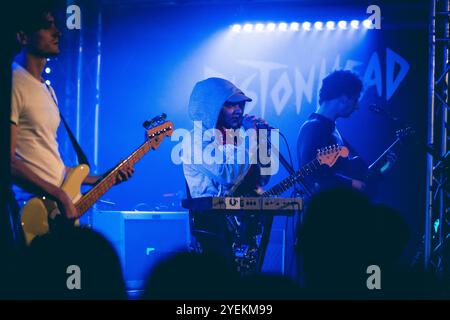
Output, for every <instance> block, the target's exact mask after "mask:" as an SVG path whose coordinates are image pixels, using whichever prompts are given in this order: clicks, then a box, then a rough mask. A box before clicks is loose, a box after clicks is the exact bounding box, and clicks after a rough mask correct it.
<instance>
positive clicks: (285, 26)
mask: <svg viewBox="0 0 450 320" xmlns="http://www.w3.org/2000/svg"><path fill="white" fill-rule="evenodd" d="M287 29H288V24H287V23H286V22H280V23H279V24H278V30H280V31H287Z"/></svg>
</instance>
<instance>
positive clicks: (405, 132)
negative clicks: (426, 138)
mask: <svg viewBox="0 0 450 320" xmlns="http://www.w3.org/2000/svg"><path fill="white" fill-rule="evenodd" d="M414 134H415V131H414V130H413V129H412V128H411V127H406V128H403V129H400V130H397V131H396V133H395V135H396V138H395V140H394V141H393V142H392V143H391V144H390V145H389V147H388V148H387V149H386V150H385V151H384V152H383V153H382V154H381V155H380V156H379V157H378V158H377V159H376V160H375V161H374V162H373V163H372V164H371V165H369V166H367V164H366V163H365V162H364V161H363V160H362V159H361V158H360V157H354V158H353V159H350V160H349V161H347V163H346V164H345V165H343V166H342V167H341V170H340V173H342V174H344V175H346V176H348V177H351V178H353V179H357V180H360V181H362V182H364V183H365V184H366V193H372V192H373V190H372V189H373V188H374V185H375V183H376V182H377V181H378V180H379V179H380V177H382V176H383V175H385V174H386V173H387V172H389V168H390V166H391V163H390V160H389V155H390V154H391V153H397V152H398V151H399V150H398V149H399V147H400V146H401V145H402V143H403V142H405V140H406V139H407V138H409V137H411V136H413V135H414Z"/></svg>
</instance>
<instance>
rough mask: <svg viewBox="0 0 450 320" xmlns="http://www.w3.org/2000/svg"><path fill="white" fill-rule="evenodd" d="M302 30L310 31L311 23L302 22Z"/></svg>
mask: <svg viewBox="0 0 450 320" xmlns="http://www.w3.org/2000/svg"><path fill="white" fill-rule="evenodd" d="M302 28H303V29H304V30H311V22H308V21H305V22H303V24H302Z"/></svg>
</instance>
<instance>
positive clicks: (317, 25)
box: [314, 21, 323, 30]
mask: <svg viewBox="0 0 450 320" xmlns="http://www.w3.org/2000/svg"><path fill="white" fill-rule="evenodd" d="M314 29H316V30H322V29H323V22H322V21H316V22H315V23H314Z"/></svg>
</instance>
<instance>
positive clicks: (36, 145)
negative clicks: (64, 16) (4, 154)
mask: <svg viewBox="0 0 450 320" xmlns="http://www.w3.org/2000/svg"><path fill="white" fill-rule="evenodd" d="M49 88H50V91H51V92H50V91H49V89H48V88H47V86H46V84H45V83H43V82H41V81H39V80H37V79H36V78H34V77H33V76H32V75H31V74H30V73H29V72H28V71H27V70H26V69H24V68H23V67H22V66H20V65H19V64H17V63H15V62H14V63H13V64H12V99H11V119H10V120H11V122H12V123H14V124H16V125H17V139H16V148H15V156H16V158H18V159H20V160H22V161H23V163H24V164H25V165H26V166H27V167H28V168H29V169H30V170H32V171H33V172H34V173H35V174H36V175H38V176H39V177H40V178H41V179H43V180H45V181H47V182H49V183H51V184H54V185H57V186H60V185H61V184H62V181H63V179H64V163H63V161H62V159H61V156H60V153H59V150H58V142H57V141H56V130H57V129H58V126H59V123H60V116H59V110H58V107H57V105H56V103H55V101H54V100H53V98H52V95H53V97H54V98H55V99H56V95H55V93H54V91H53V89H52V88H51V87H49Z"/></svg>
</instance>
